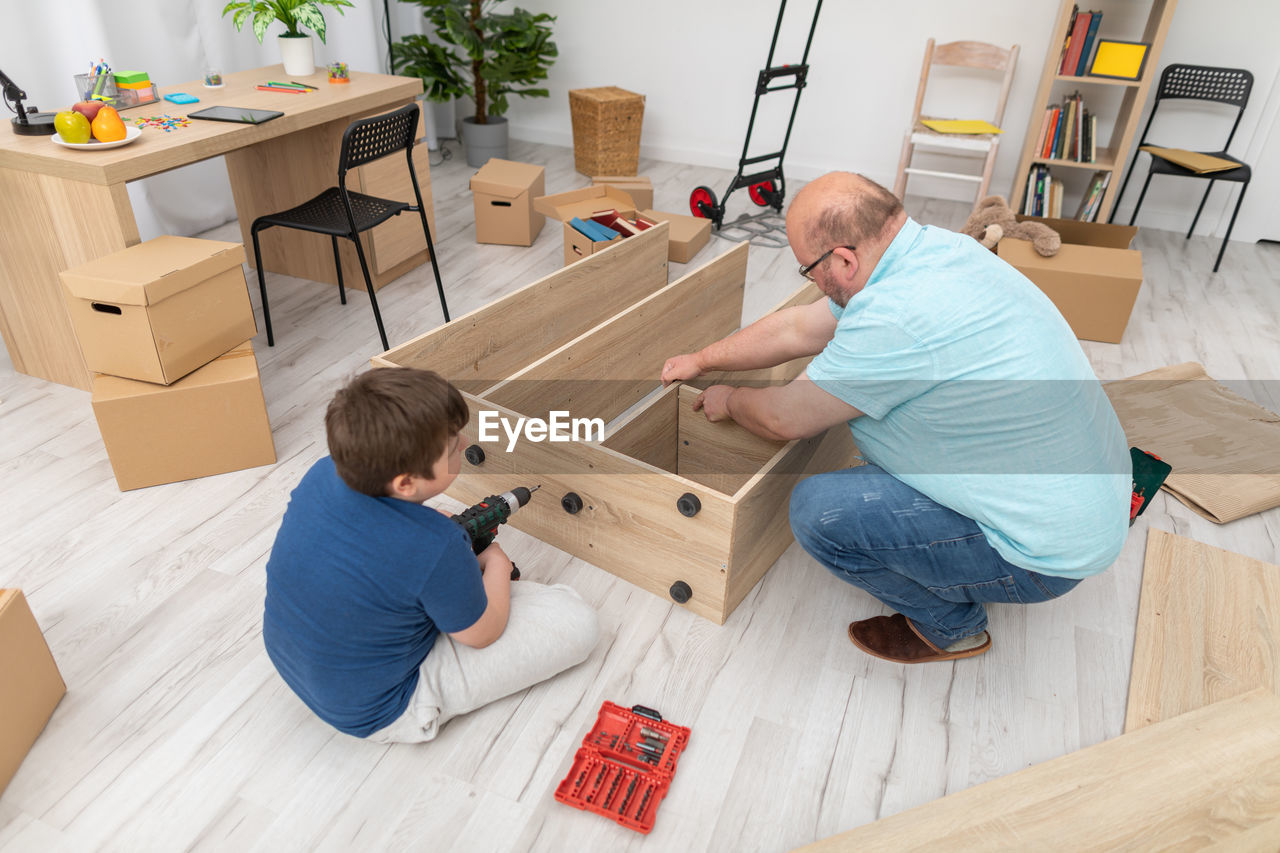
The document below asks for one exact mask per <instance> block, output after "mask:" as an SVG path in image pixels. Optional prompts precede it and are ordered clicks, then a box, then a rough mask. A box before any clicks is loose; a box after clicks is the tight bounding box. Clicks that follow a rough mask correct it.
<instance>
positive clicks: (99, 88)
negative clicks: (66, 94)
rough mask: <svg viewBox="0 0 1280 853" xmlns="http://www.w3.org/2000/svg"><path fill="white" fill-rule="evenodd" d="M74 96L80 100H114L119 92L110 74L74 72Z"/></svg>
mask: <svg viewBox="0 0 1280 853" xmlns="http://www.w3.org/2000/svg"><path fill="white" fill-rule="evenodd" d="M75 81H76V97H77V98H78V99H79V100H81V101H91V100H93V99H94V98H97V99H98V100H107V101H110V100H114V99H115V97H116V96H117V95H118V94H119V91H118V90H117V89H116V81H115V77H114V76H113V75H111V74H76V75H75Z"/></svg>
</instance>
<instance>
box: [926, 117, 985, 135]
mask: <svg viewBox="0 0 1280 853" xmlns="http://www.w3.org/2000/svg"><path fill="white" fill-rule="evenodd" d="M920 123H921V124H923V125H924V126H925V127H927V128H929V129H930V130H932V131H933V132H935V133H960V134H969V135H973V134H982V133H1004V131H1003V130H1001V129H1000V128H998V127H996V126H995V125H994V124H992V123H991V122H989V121H984V120H982V119H959V118H945V119H944V118H927V119H922V120H921V121H920Z"/></svg>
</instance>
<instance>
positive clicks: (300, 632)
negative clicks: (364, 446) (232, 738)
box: [262, 456, 488, 737]
mask: <svg viewBox="0 0 1280 853" xmlns="http://www.w3.org/2000/svg"><path fill="white" fill-rule="evenodd" d="M487 606H488V599H487V597H486V596H485V592H484V586H483V583H482V581H481V575H480V570H479V567H478V565H477V563H476V558H475V555H474V554H473V553H472V551H471V543H470V540H469V538H468V537H467V534H466V532H465V531H463V529H462V527H461V526H460V525H458V524H456V523H455V522H453V521H450V520H449V519H448V518H446V517H445V516H444V515H442V514H441V513H440V512H438V511H436V510H434V509H431V508H430V507H426V506H423V505H421V504H416V503H411V502H409V501H402V500H398V499H396V498H391V497H377V498H375V497H370V496H368V495H364V494H361V493H359V492H357V491H354V490H353V489H351V488H350V487H348V486H347V484H346V483H344V482H343V481H342V478H341V477H339V476H338V473H337V471H336V470H335V469H334V465H333V460H332V459H331V458H329V457H328V456H326V457H324V458H323V459H321V460H319V461H318V462H316V463H315V464H314V465H313V466H311V470H309V471H308V472H307V473H306V475H305V476H304V477H303V478H302V482H300V483H299V484H298V486H297V488H295V489H294V490H293V494H292V495H291V496H290V498H289V506H288V508H287V509H286V510H285V514H284V520H283V521H282V522H281V524H280V532H279V533H277V534H276V541H275V545H274V546H273V547H272V549H271V558H270V559H269V560H268V561H267V597H266V605H265V608H264V612H263V618H262V638H263V642H264V643H265V644H266V647H267V654H268V655H269V656H270V658H271V662H272V663H273V664H275V667H276V669H277V670H278V671H279V672H280V675H281V677H282V678H284V680H285V682H286V683H287V684H288V685H289V686H290V687H291V688H292V689H293V692H294V693H296V694H298V696H299V698H301V699H302V701H303V702H305V703H306V704H307V707H309V708H311V710H312V711H314V712H315V713H316V715H317V716H319V717H320V719H322V720H324V721H325V722H327V723H329V724H330V725H332V726H333V727H334V728H336V729H338V730H339V731H342V732H346V733H347V734H350V735H355V736H356V737H365V736H367V735H370V734H372V733H373V732H376V731H378V730H379V729H381V728H384V727H385V726H387V725H389V724H391V723H392V722H394V721H395V720H396V719H397V718H398V717H399V716H400V715H401V714H402V713H403V712H404V710H405V708H406V707H407V706H408V704H409V698H410V697H411V696H412V695H413V691H414V688H415V687H416V686H417V684H418V667H419V665H421V663H422V661H423V660H424V659H425V658H426V656H427V654H428V653H429V652H430V651H431V646H432V645H433V644H434V643H435V640H436V636H437V635H438V634H439V633H440V632H441V631H444V632H445V633H454V632H457V631H461V630H464V629H466V628H469V627H471V626H472V625H473V624H475V622H476V620H477V619H479V618H480V616H481V615H482V614H483V613H484V611H485V608H486V607H487Z"/></svg>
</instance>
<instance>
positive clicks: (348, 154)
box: [250, 103, 449, 351]
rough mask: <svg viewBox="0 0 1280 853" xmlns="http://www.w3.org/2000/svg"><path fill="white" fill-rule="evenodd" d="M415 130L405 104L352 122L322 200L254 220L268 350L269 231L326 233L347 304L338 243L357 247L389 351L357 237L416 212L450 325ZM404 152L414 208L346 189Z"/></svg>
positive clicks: (413, 108) (411, 108) (413, 110)
mask: <svg viewBox="0 0 1280 853" xmlns="http://www.w3.org/2000/svg"><path fill="white" fill-rule="evenodd" d="M417 128H418V105H417V104H416V103H415V104H409V105H408V106H405V107H401V108H400V109H398V110H395V111H393V112H389V113H384V114H382V115H377V116H373V117H372V118H364V119H360V120H358V121H355V122H352V123H351V125H350V126H349V127H347V129H346V131H345V132H344V133H343V134H342V153H341V154H340V155H339V158H338V185H337V186H336V187H330V188H329V189H327V190H325V191H324V192H322V193H320V195H318V196H316V197H315V198H313V199H310V200H309V201H305V202H303V203H302V204H300V205H298V206H297V207H292V208H290V209H288V210H284V211H281V212H280V213H272V214H268V215H266V216H259V217H258V218H257V219H255V220H254V221H253V226H252V227H251V228H250V232H251V234H252V236H253V258H254V263H255V265H256V266H257V268H258V288H259V290H261V292H262V319H263V320H265V321H266V327H267V346H275V343H276V341H275V335H274V334H273V333H272V331H271V309H270V308H269V307H268V305H267V280H266V276H265V275H264V274H263V270H262V249H261V247H260V245H259V242H258V232H260V231H263V230H265V229H267V228H271V227H273V226H277V225H278V226H280V227H282V228H298V229H300V230H303V231H311V232H314V233H316V234H328V235H329V242H330V244H331V245H332V246H333V262H334V265H335V266H337V268H338V298H339V299H341V300H342V304H343V305H346V304H347V291H346V287H345V286H344V285H343V283H342V261H341V259H340V258H339V257H338V238H339V237H344V238H346V239H348V240H350V241H352V242H353V243H355V244H356V256H357V257H358V258H359V259H360V271H361V272H363V273H364V286H365V289H366V290H367V291H368V293H369V304H370V305H372V306H373V319H374V322H376V323H377V324H378V337H379V338H380V339H381V341H382V349H383V350H384V351H385V350H389V349H391V346H390V345H389V344H388V343H387V333H386V331H385V330H384V329H383V328H382V313H381V312H380V311H378V297H377V296H376V295H375V294H374V290H373V282H372V280H370V278H369V264H368V262H367V261H366V260H365V257H364V247H363V246H362V245H361V243H360V234H361V233H362V232H364V231H368V230H369V229H370V228H374V227H376V226H378V225H381V224H382V223H383V222H386V221H387V220H388V219H390V218H391V217H393V216H399V215H400V214H401V213H404V212H406V211H412V212H414V213H417V214H418V216H419V217H420V218H421V219H422V233H423V234H424V235H426V238H427V255H428V256H429V257H430V258H431V269H432V271H433V272H434V273H435V277H436V290H437V292H439V294H440V309H441V310H442V311H443V312H444V319H445V322H446V323H447V322H449V306H448V305H447V304H445V300H444V285H443V284H442V283H441V281H440V266H439V265H438V264H437V263H436V249H435V244H434V243H433V242H432V240H431V229H430V227H428V225H427V213H426V208H425V207H424V206H423V204H422V192H421V190H420V189H419V188H418V175H417V173H416V172H414V170H413V135H414V133H415V132H416V131H417ZM399 151H403V152H404V155H405V162H406V163H407V164H408V166H409V181H410V183H412V184H413V197H414V200H415V201H417V204H416V205H414V204H409V203H408V202H403V201H392V200H390V199H385V198H378V197H376V196H371V195H365V194H364V193H357V192H352V191H350V190H348V189H347V172H348V171H350V170H351V169H354V168H356V167H357V166H363V165H364V164H365V163H371V162H373V161H374V160H378V159H381V158H383V157H386V156H388V155H391V154H395V153H396V152H399Z"/></svg>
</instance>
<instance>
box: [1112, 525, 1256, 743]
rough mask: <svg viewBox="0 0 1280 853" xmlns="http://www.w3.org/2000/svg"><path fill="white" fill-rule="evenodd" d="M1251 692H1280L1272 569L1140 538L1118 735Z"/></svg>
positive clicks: (1162, 539) (1156, 534)
mask: <svg viewBox="0 0 1280 853" xmlns="http://www.w3.org/2000/svg"><path fill="white" fill-rule="evenodd" d="M1258 687H1265V688H1266V689H1268V690H1271V691H1273V692H1275V693H1280V566H1277V565H1273V564H1271V563H1264V562H1262V561H1261V560H1253V559H1250V558H1248V557H1242V556H1241V555H1239V554H1232V553H1231V552H1229V551H1223V550H1220V549H1218V548H1212V547H1210V546H1208V545H1206V544H1204V543H1203V542H1197V541H1195V540H1194V539H1185V538H1183V537H1181V536H1175V535H1173V534H1172V533H1166V532H1164V531H1163V530H1156V529H1155V528H1152V529H1151V530H1149V531H1148V532H1147V556H1146V562H1145V564H1144V566H1143V572H1142V598H1141V601H1140V603H1139V605H1138V628H1137V633H1136V636H1135V638H1134V648H1133V671H1132V674H1131V675H1130V678H1129V706H1128V710H1127V712H1126V714H1125V725H1124V730H1125V731H1126V732H1130V731H1134V730H1135V729H1140V728H1142V727H1143V726H1148V725H1150V724H1152V723H1156V722H1159V721H1161V720H1167V719H1169V718H1170V717H1176V716H1178V715H1179V714H1184V713H1186V712H1187V711H1192V710H1194V709H1196V708H1199V707H1202V706H1204V705H1208V704H1210V703H1212V702H1217V701H1220V700H1222V699H1227V698H1230V697H1232V696H1237V695H1239V694H1241V693H1245V692H1247V691H1250V690H1253V689H1255V688H1258Z"/></svg>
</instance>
